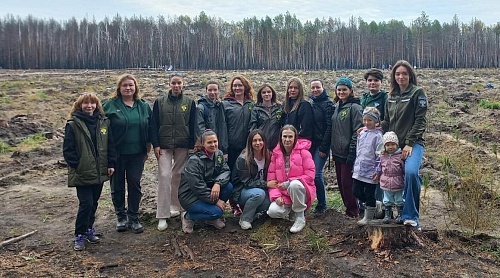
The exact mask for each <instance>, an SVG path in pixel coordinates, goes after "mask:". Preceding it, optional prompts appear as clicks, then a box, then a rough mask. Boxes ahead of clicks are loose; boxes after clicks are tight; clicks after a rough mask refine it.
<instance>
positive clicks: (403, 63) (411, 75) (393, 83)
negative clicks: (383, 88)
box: [390, 60, 418, 95]
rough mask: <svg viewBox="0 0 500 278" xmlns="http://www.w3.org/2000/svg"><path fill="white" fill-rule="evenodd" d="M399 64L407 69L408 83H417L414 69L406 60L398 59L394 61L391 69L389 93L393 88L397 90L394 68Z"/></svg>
mask: <svg viewBox="0 0 500 278" xmlns="http://www.w3.org/2000/svg"><path fill="white" fill-rule="evenodd" d="M401 66H402V67H405V68H406V70H407V71H408V77H409V78H410V80H409V83H410V84H413V85H415V86H417V85H418V84H417V75H416V74H415V70H414V69H413V67H412V66H411V64H410V63H408V61H405V60H399V61H397V62H396V64H394V66H393V67H392V71H391V92H390V93H391V95H392V93H393V92H394V91H395V90H398V91H399V84H398V82H396V69H397V68H399V67H401Z"/></svg>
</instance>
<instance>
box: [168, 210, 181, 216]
mask: <svg viewBox="0 0 500 278" xmlns="http://www.w3.org/2000/svg"><path fill="white" fill-rule="evenodd" d="M179 215H181V212H180V211H178V210H171V211H170V217H177V216H179Z"/></svg>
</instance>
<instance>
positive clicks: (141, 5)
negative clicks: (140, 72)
mask: <svg viewBox="0 0 500 278" xmlns="http://www.w3.org/2000/svg"><path fill="white" fill-rule="evenodd" d="M1 2H3V3H2V4H1V11H0V16H2V17H5V15H7V14H12V15H14V16H20V17H22V18H24V17H25V16H27V15H33V16H35V17H36V18H41V19H43V18H45V19H49V18H53V19H56V20H58V21H60V20H67V19H70V18H71V17H75V18H76V19H77V20H81V19H83V18H84V17H87V18H88V19H92V18H94V17H95V19H96V20H98V21H100V20H102V19H103V18H104V17H105V16H108V17H109V18H112V17H113V16H114V15H116V14H120V15H121V16H122V17H127V18H130V17H132V16H134V15H136V16H139V15H140V16H146V17H149V16H153V17H157V16H158V15H163V16H165V17H169V16H170V17H173V16H179V15H188V16H190V17H195V16H197V15H199V13H200V12H201V11H204V12H205V13H206V14H207V15H208V16H210V17H217V18H219V17H220V18H222V19H223V20H225V21H227V22H231V21H241V20H242V19H244V18H250V17H253V16H256V17H257V18H258V19H261V18H264V17H265V16H266V15H268V16H270V17H271V18H273V17H274V16H276V15H278V14H284V13H286V11H289V12H290V13H291V14H295V15H296V16H297V18H298V19H299V20H301V21H302V23H305V21H306V20H311V21H312V20H314V19H315V18H319V19H322V18H328V17H332V18H340V19H341V20H342V21H344V22H347V21H348V20H349V18H350V17H351V16H354V17H356V18H358V17H361V18H362V19H363V20H364V21H367V22H371V21H372V20H374V21H376V22H381V21H389V20H391V19H397V20H403V21H404V22H405V23H406V24H407V25H408V24H409V23H410V22H411V21H412V20H414V19H416V18H417V17H419V16H420V14H421V13H422V11H425V12H426V13H427V15H428V16H429V19H430V20H435V19H437V20H439V22H441V23H444V22H451V21H452V18H453V16H454V15H455V14H456V15H457V16H458V19H459V20H460V21H461V22H466V23H468V22H470V21H471V20H472V19H473V18H477V19H479V20H481V21H483V22H484V23H485V24H486V25H487V26H490V25H493V24H496V23H497V22H500V16H499V15H500V1H499V0H481V1H479V0H416V1H401V0H398V1H394V0H378V1H367V0H312V1H299V0H265V1H264V0H246V1H244V0H243V1H241V0H239V1H232V0H191V1H189V0H175V1H172V0H99V1H97V0H45V1H44V0H1ZM372 3H373V4H372Z"/></svg>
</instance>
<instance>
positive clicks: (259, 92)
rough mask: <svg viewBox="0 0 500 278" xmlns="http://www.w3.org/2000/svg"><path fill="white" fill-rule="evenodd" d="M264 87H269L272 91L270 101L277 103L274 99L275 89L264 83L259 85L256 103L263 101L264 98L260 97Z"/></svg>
mask: <svg viewBox="0 0 500 278" xmlns="http://www.w3.org/2000/svg"><path fill="white" fill-rule="evenodd" d="M265 88H269V89H271V92H272V97H271V103H272V104H275V103H277V101H276V91H275V90H274V88H273V86H271V84H268V83H265V84H263V85H262V86H260V88H259V91H258V92H257V103H263V102H264V100H263V99H262V90H264V89H265Z"/></svg>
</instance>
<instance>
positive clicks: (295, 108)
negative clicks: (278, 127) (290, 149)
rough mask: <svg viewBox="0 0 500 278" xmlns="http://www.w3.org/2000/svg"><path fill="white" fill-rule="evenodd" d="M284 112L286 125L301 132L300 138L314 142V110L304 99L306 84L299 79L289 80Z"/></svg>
mask: <svg viewBox="0 0 500 278" xmlns="http://www.w3.org/2000/svg"><path fill="white" fill-rule="evenodd" d="M284 110H285V113H286V116H285V123H284V124H288V125H293V126H294V127H295V128H296V129H297V131H298V132H299V134H298V136H299V138H305V139H309V140H312V135H313V130H314V124H313V110H312V107H311V104H310V103H309V101H307V100H306V99H305V98H304V83H303V82H302V80H300V79H299V78H297V77H293V78H291V79H290V80H288V83H287V86H286V93H285V104H284Z"/></svg>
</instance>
